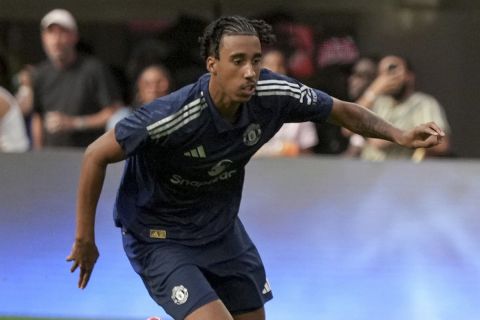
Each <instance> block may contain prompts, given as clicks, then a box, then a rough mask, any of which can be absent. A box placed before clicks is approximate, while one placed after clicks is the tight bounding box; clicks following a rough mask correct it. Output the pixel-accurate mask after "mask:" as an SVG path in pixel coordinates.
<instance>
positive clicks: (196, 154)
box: [183, 145, 207, 158]
mask: <svg viewBox="0 0 480 320" xmlns="http://www.w3.org/2000/svg"><path fill="white" fill-rule="evenodd" d="M183 155H184V156H185V157H192V158H206V157H207V155H206V154H205V149H204V148H203V146H202V145H200V146H198V147H196V148H193V149H192V150H190V151H187V152H185V153H184V154H183Z"/></svg>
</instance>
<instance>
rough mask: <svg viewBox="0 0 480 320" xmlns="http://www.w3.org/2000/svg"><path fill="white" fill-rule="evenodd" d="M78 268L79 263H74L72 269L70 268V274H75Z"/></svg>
mask: <svg viewBox="0 0 480 320" xmlns="http://www.w3.org/2000/svg"><path fill="white" fill-rule="evenodd" d="M77 268H78V261H74V262H73V265H72V267H71V268H70V272H75V270H77Z"/></svg>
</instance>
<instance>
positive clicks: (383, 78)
mask: <svg viewBox="0 0 480 320" xmlns="http://www.w3.org/2000/svg"><path fill="white" fill-rule="evenodd" d="M364 95H365V96H366V97H365V98H366V99H367V100H369V101H372V102H371V103H372V111H373V112H375V113H377V114H378V115H379V116H381V117H382V118H384V119H386V120H388V121H390V122H391V123H393V124H394V125H395V126H397V127H399V128H401V129H411V128H413V127H414V126H416V125H418V124H420V123H424V122H429V121H435V122H436V123H437V124H438V125H439V126H440V128H442V129H443V130H444V131H445V132H446V134H447V135H446V136H445V137H444V141H443V142H442V143H441V144H439V145H437V146H435V147H433V148H430V149H428V150H426V149H417V150H411V149H407V148H403V147H400V146H396V145H394V144H393V143H390V142H385V141H380V140H379V139H367V141H366V144H365V146H364V148H363V150H362V153H361V157H362V159H365V160H372V161H382V160H386V159H413V160H417V161H419V160H422V159H423V158H424V157H425V156H444V155H448V154H449V150H450V143H449V140H450V139H449V134H450V127H449V124H448V122H447V119H446V116H445V112H444V110H443V109H442V107H441V106H440V104H439V103H438V101H437V100H436V99H435V98H433V97H432V96H430V95H427V94H425V93H422V92H418V91H415V74H414V72H413V70H412V67H411V65H410V64H409V63H408V62H407V60H406V59H404V58H402V57H400V56H393V55H392V56H386V57H384V58H383V59H382V60H381V61H380V63H379V66H378V76H377V78H376V79H375V81H373V82H372V84H371V85H370V86H369V87H368V89H367V90H366V91H365V94H364ZM367 103H368V101H367ZM365 105H367V104H365Z"/></svg>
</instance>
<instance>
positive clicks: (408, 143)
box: [399, 122, 445, 148]
mask: <svg viewBox="0 0 480 320" xmlns="http://www.w3.org/2000/svg"><path fill="white" fill-rule="evenodd" d="M444 136H445V132H444V131H443V130H442V129H440V127H439V126H438V125H437V124H436V123H435V122H428V123H424V124H421V125H419V126H416V127H415V128H413V129H412V130H409V131H406V132H404V134H403V136H402V139H401V140H400V141H399V144H400V145H402V146H404V147H407V148H430V147H434V146H436V145H438V144H440V143H441V142H442V139H443V137H444Z"/></svg>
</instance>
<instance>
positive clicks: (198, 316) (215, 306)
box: [185, 300, 253, 320]
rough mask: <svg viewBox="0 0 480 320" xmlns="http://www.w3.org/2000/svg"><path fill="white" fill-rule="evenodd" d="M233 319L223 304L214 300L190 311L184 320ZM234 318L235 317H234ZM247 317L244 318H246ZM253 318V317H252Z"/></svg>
mask: <svg viewBox="0 0 480 320" xmlns="http://www.w3.org/2000/svg"><path fill="white" fill-rule="evenodd" d="M204 319H208V320H233V319H234V318H232V316H231V315H230V313H229V312H228V310H227V308H226V307H225V305H224V304H223V303H222V302H221V301H220V300H215V301H212V302H210V303H207V304H206V305H203V306H201V307H200V308H198V309H196V310H195V311H193V312H192V313H190V314H189V315H188V316H187V317H186V318H185V320H204ZM235 319H236V318H235ZM247 319H249V318H245V320H247ZM252 319H253V318H252Z"/></svg>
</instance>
